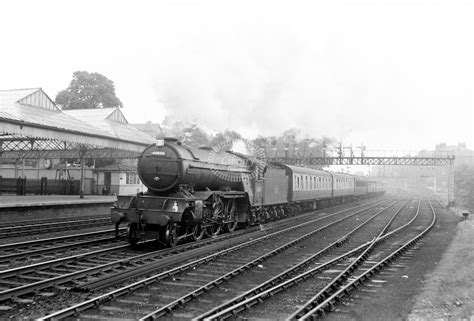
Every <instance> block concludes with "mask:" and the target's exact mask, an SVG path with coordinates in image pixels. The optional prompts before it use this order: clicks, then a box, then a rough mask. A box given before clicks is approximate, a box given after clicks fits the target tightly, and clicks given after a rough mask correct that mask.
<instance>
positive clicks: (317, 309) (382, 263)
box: [290, 200, 436, 320]
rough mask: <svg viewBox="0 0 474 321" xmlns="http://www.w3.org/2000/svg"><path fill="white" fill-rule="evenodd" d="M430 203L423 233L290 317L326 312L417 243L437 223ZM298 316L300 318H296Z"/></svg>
mask: <svg viewBox="0 0 474 321" xmlns="http://www.w3.org/2000/svg"><path fill="white" fill-rule="evenodd" d="M428 203H429V205H430V208H431V212H432V214H433V219H432V221H431V223H430V225H429V226H428V227H427V228H426V229H424V230H423V231H422V232H421V233H419V234H418V235H416V236H415V237H413V238H412V239H410V240H409V241H408V242H405V244H404V245H403V246H401V247H400V248H398V249H397V250H395V251H393V252H392V253H390V254H389V255H387V256H386V257H385V258H383V259H382V260H380V261H379V262H378V263H376V264H375V265H373V266H372V267H371V268H370V269H368V270H367V271H365V272H364V273H362V274H361V275H359V276H358V277H356V278H354V279H353V280H351V281H350V282H349V283H348V284H346V285H345V286H343V287H342V288H340V289H339V290H338V291H337V292H335V293H334V294H332V295H331V296H330V297H328V298H326V299H325V300H324V301H323V302H321V303H319V304H318V305H316V306H315V307H312V309H309V311H307V312H306V313H305V314H304V315H302V316H301V317H298V316H299V314H296V313H295V314H293V315H292V317H293V316H294V317H295V318H292V317H290V319H299V320H307V319H309V318H312V317H313V316H315V315H316V314H320V313H324V309H325V308H327V307H328V306H332V302H334V301H339V300H340V298H341V297H342V296H344V295H346V294H348V293H349V292H350V290H351V289H353V288H355V287H356V286H357V284H361V283H362V282H363V281H364V280H365V279H368V278H369V277H370V276H372V275H373V274H375V273H376V272H377V271H378V270H379V269H381V268H382V267H383V266H385V265H387V264H388V263H390V262H392V261H393V260H394V259H395V258H397V257H398V256H400V255H401V254H403V253H404V252H405V251H406V250H408V249H409V248H410V247H412V246H413V245H415V244H416V243H417V242H418V241H419V240H420V239H421V238H422V237H424V236H425V235H426V233H428V232H429V231H430V230H431V229H432V228H433V226H434V224H435V223H436V211H435V210H434V209H433V206H432V204H431V201H430V200H428ZM300 311H304V309H300ZM296 317H298V318H296Z"/></svg>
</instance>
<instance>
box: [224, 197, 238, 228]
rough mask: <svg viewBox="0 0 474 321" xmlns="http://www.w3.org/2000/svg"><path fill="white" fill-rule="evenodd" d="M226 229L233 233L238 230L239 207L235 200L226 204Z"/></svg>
mask: <svg viewBox="0 0 474 321" xmlns="http://www.w3.org/2000/svg"><path fill="white" fill-rule="evenodd" d="M224 221H225V225H224V226H225V229H226V230H227V231H228V232H233V231H235V229H236V228H237V224H238V222H237V205H236V203H235V199H230V200H228V201H227V202H226V203H225V207H224Z"/></svg>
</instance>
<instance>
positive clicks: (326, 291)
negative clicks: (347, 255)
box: [289, 200, 421, 319]
mask: <svg viewBox="0 0 474 321" xmlns="http://www.w3.org/2000/svg"><path fill="white" fill-rule="evenodd" d="M420 202H421V200H420V201H419V202H418V209H417V211H416V214H415V215H414V217H413V218H412V220H410V222H408V223H406V224H405V225H403V226H402V227H399V228H398V229H396V230H394V231H392V233H390V235H393V234H394V233H395V231H397V230H398V231H399V230H401V229H402V228H404V227H407V226H408V225H409V224H411V222H413V221H414V220H415V219H416V217H418V214H419V211H420ZM407 203H408V202H407ZM407 203H406V204H407ZM406 204H404V205H403V206H402V207H400V209H399V210H398V211H397V212H396V213H395V214H394V215H393V216H392V218H391V219H390V220H389V222H388V223H387V224H386V225H385V226H384V227H383V228H382V230H381V231H380V233H379V235H377V236H376V237H375V238H374V240H373V241H372V242H371V244H370V245H369V246H368V247H367V248H366V249H365V250H364V251H363V252H362V253H361V254H360V255H359V257H357V259H356V260H354V261H353V262H352V263H351V264H350V265H349V266H348V267H347V268H345V269H344V271H342V272H341V273H339V274H338V275H337V276H336V277H335V278H333V279H332V280H331V281H330V282H329V283H328V284H327V285H326V286H325V287H324V288H323V289H322V290H320V291H319V292H318V293H317V294H316V295H315V296H313V297H312V298H311V299H310V300H309V301H308V303H307V304H305V305H304V306H303V307H301V308H300V309H299V310H297V311H296V312H295V313H293V314H292V315H291V316H290V318H289V319H295V318H296V316H297V315H299V314H301V313H302V311H305V310H307V306H308V305H310V304H312V303H313V302H319V300H320V299H321V298H326V297H327V296H328V295H330V292H331V291H334V290H335V289H337V288H338V287H339V286H340V283H341V282H344V281H346V280H347V279H348V278H349V276H351V273H353V271H354V270H355V269H356V268H357V267H358V266H360V265H361V264H362V263H363V262H364V261H366V260H367V257H368V256H369V254H370V253H371V252H372V250H373V249H374V247H375V245H376V244H377V243H379V242H380V241H381V240H382V239H381V238H382V236H383V235H384V233H385V231H386V230H387V229H388V227H389V226H390V225H391V224H392V222H393V220H394V219H395V217H396V216H397V215H398V214H399V213H400V211H401V210H402V208H403V207H404V206H405V205H406Z"/></svg>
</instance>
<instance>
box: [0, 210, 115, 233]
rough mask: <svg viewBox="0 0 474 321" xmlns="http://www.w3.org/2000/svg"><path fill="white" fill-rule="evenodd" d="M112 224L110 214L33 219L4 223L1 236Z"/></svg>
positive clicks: (0, 231)
mask: <svg viewBox="0 0 474 321" xmlns="http://www.w3.org/2000/svg"><path fill="white" fill-rule="evenodd" d="M104 225H112V223H111V221H110V215H100V216H93V217H89V218H84V216H82V217H71V218H67V219H65V218H62V219H46V220H31V221H17V222H9V223H2V227H1V228H0V238H7V237H8V238H11V237H17V236H25V235H31V234H42V233H51V232H57V231H65V230H74V229H80V228H85V227H97V226H104Z"/></svg>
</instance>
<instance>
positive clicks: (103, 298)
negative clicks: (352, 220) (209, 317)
mask: <svg viewBox="0 0 474 321" xmlns="http://www.w3.org/2000/svg"><path fill="white" fill-rule="evenodd" d="M388 201H389V199H385V200H383V201H380V202H378V203H376V202H373V203H376V204H374V205H370V206H369V207H368V208H365V209H363V210H361V211H364V210H367V209H370V208H373V207H376V206H378V205H380V204H382V203H386V202H388ZM373 203H370V204H373ZM364 206H367V205H366V204H364V205H359V206H357V207H356V208H358V207H364ZM351 210H354V209H345V210H341V211H338V212H335V213H332V214H329V215H327V216H324V217H320V218H316V219H314V220H311V221H307V222H304V223H300V224H298V225H295V226H292V227H289V228H285V229H283V230H280V231H277V232H273V233H271V234H267V235H265V236H262V237H259V238H257V239H254V240H250V241H247V242H244V243H240V244H237V245H235V246H233V247H231V248H228V249H225V250H222V251H219V252H217V253H213V254H211V255H208V256H205V257H203V258H200V259H198V260H195V261H192V262H189V263H186V264H183V265H180V266H178V267H175V268H173V269H171V270H168V271H164V272H161V273H159V274H156V275H153V276H151V277H148V278H146V279H144V280H140V281H137V282H134V283H133V284H130V285H127V286H124V287H121V288H119V289H116V290H114V291H111V292H109V293H105V294H103V295H100V296H98V297H96V298H92V299H90V300H87V301H85V302H82V303H79V304H76V305H74V306H71V307H69V308H65V309H63V310H60V311H57V312H54V313H52V314H49V315H47V316H44V317H42V318H40V319H38V320H51V319H57V318H63V317H68V316H72V315H75V314H77V313H80V312H81V311H84V310H87V309H89V308H92V307H95V306H97V305H100V304H102V303H104V302H107V301H110V300H112V299H114V298H116V297H119V296H121V295H124V294H127V293H130V292H131V291H134V290H136V289H140V288H142V287H144V286H147V285H150V284H152V283H155V282H157V281H160V280H162V279H164V278H167V277H172V276H173V275H176V274H177V273H180V272H182V271H185V270H188V269H191V268H193V267H196V266H198V265H201V264H204V263H207V262H210V261H212V260H214V259H215V258H217V257H220V256H223V255H225V254H228V253H231V252H235V251H237V250H239V249H242V248H245V247H248V246H250V245H253V244H256V243H259V242H261V241H263V240H266V239H269V238H272V237H276V236H278V235H281V234H284V233H287V232H288V231H291V230H294V229H297V228H300V227H303V226H306V225H309V224H313V223H315V222H317V221H320V220H323V219H327V218H330V217H332V216H335V215H338V214H341V213H344V212H348V211H351ZM353 215H355V214H353Z"/></svg>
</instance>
